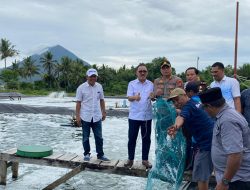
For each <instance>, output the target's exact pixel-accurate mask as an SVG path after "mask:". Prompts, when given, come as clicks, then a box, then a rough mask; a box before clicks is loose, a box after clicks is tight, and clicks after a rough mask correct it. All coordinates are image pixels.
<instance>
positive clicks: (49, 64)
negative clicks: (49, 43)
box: [40, 51, 57, 88]
mask: <svg viewBox="0 0 250 190" xmlns="http://www.w3.org/2000/svg"><path fill="white" fill-rule="evenodd" d="M40 62H41V63H42V64H43V67H44V69H45V70H47V79H48V81H49V87H50V88H51V82H52V80H53V79H54V75H53V73H54V72H53V71H54V68H55V64H56V63H57V61H56V60H53V54H52V53H51V52H49V51H48V52H46V53H45V54H44V55H43V57H41V58H40Z"/></svg>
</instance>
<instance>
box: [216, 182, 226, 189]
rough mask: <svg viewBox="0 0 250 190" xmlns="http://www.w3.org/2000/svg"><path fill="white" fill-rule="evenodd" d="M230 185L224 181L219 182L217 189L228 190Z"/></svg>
mask: <svg viewBox="0 0 250 190" xmlns="http://www.w3.org/2000/svg"><path fill="white" fill-rule="evenodd" d="M228 189H229V186H228V185H224V184H223V183H222V182H219V183H217V185H216V187H215V190H228Z"/></svg>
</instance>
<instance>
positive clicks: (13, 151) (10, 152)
mask: <svg viewBox="0 0 250 190" xmlns="http://www.w3.org/2000/svg"><path fill="white" fill-rule="evenodd" d="M16 151H17V148H11V149H9V150H5V151H3V153H5V154H11V155H12V154H16Z"/></svg>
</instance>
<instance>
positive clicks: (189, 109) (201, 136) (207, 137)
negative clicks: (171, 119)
mask: <svg viewBox="0 0 250 190" xmlns="http://www.w3.org/2000/svg"><path fill="white" fill-rule="evenodd" d="M200 105H201V104H200V103H199V102H197V101H194V100H193V99H190V100H189V101H188V102H187V103H186V104H185V105H184V106H183V108H182V110H181V113H180V116H181V117H183V118H184V125H183V127H185V128H186V129H187V130H188V131H189V133H190V134H191V135H192V136H193V138H194V140H195V141H196V143H197V147H198V148H199V149H200V150H201V151H210V150H211V144H212V137H213V126H214V121H213V120H212V119H211V117H210V116H209V115H208V114H207V113H206V112H205V111H204V110H203V109H202V108H201V107H200Z"/></svg>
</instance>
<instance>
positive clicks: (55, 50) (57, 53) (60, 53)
mask: <svg viewBox="0 0 250 190" xmlns="http://www.w3.org/2000/svg"><path fill="white" fill-rule="evenodd" d="M48 51H49V52H51V53H52V54H53V60H57V62H58V63H60V62H61V58H62V57H66V56H67V57H68V58H70V59H72V60H77V59H79V60H81V61H82V62H83V65H87V66H90V64H89V63H88V62H86V61H84V60H82V59H80V58H79V57H77V56H76V55H75V54H74V53H72V52H71V51H69V50H67V49H66V48H64V47H62V46H60V45H56V46H52V47H47V48H43V49H42V50H39V51H37V52H36V53H34V54H33V55H31V59H32V60H35V65H36V66H37V67H38V68H39V73H40V75H41V74H43V73H45V71H44V69H43V65H42V63H40V58H41V57H43V56H44V54H45V53H46V52H48ZM22 66H23V61H21V62H19V68H20V67H22ZM10 67H12V66H10ZM40 75H34V76H33V77H31V79H27V80H25V79H23V80H22V81H29V82H30V81H36V80H41V76H40Z"/></svg>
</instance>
